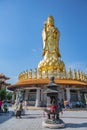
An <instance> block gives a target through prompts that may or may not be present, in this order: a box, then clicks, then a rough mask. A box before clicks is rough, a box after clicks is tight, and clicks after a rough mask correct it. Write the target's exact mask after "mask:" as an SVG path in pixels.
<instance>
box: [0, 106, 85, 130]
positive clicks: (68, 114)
mask: <svg viewBox="0 0 87 130" xmlns="http://www.w3.org/2000/svg"><path fill="white" fill-rule="evenodd" d="M45 118H46V114H45V115H44V113H43V110H27V111H26V114H25V115H24V116H22V118H21V119H19V118H18V119H16V118H15V116H14V115H13V111H12V109H11V108H10V109H9V113H3V114H2V113H0V130H49V128H43V127H42V122H43V120H45ZM60 118H61V119H62V120H63V121H64V122H65V124H66V125H65V128H62V130H87V111H86V110H65V111H63V115H61V113H60ZM52 130H54V129H52Z"/></svg>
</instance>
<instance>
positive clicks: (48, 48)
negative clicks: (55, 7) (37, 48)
mask: <svg viewBox="0 0 87 130" xmlns="http://www.w3.org/2000/svg"><path fill="white" fill-rule="evenodd" d="M59 38H60V32H59V30H58V28H56V27H55V25H54V18H53V17H52V16H49V17H48V18H47V21H46V22H45V24H44V28H43V31H42V40H43V53H42V55H43V56H44V59H43V60H42V61H40V63H39V64H38V69H39V70H41V71H42V73H43V72H44V73H45V72H46V71H48V73H49V72H52V71H55V70H56V71H57V70H59V71H60V72H63V70H64V69H65V65H64V62H63V61H62V60H61V59H60V58H61V54H60V50H59ZM51 70H52V71H51Z"/></svg>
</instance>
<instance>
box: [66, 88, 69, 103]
mask: <svg viewBox="0 0 87 130" xmlns="http://www.w3.org/2000/svg"><path fill="white" fill-rule="evenodd" d="M66 98H67V100H68V101H70V88H66Z"/></svg>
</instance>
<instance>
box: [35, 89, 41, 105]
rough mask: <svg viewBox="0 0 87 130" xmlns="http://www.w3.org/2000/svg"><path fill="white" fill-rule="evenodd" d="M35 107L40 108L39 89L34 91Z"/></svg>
mask: <svg viewBox="0 0 87 130" xmlns="http://www.w3.org/2000/svg"><path fill="white" fill-rule="evenodd" d="M35 106H36V107H39V106H40V88H37V91H36V104H35Z"/></svg>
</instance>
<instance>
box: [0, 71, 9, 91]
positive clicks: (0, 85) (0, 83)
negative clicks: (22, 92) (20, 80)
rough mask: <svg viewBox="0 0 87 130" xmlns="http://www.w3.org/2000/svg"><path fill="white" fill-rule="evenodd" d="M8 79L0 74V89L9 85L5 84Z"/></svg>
mask: <svg viewBox="0 0 87 130" xmlns="http://www.w3.org/2000/svg"><path fill="white" fill-rule="evenodd" d="M9 79H10V78H9V77H7V76H5V75H4V74H2V73H1V74H0V89H2V88H6V87H7V86H9V85H10V84H9V83H7V82H6V80H9Z"/></svg>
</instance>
